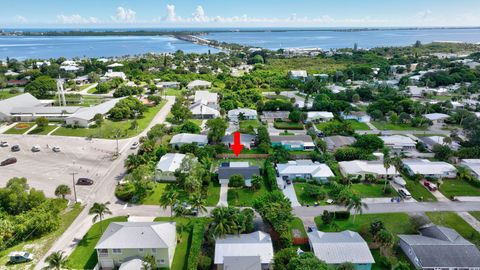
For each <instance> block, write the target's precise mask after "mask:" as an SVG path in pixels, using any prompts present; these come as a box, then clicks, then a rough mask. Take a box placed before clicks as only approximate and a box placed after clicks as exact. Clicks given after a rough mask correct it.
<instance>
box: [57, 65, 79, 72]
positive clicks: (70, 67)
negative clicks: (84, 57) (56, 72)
mask: <svg viewBox="0 0 480 270" xmlns="http://www.w3.org/2000/svg"><path fill="white" fill-rule="evenodd" d="M60 69H63V70H65V71H79V70H80V69H81V68H80V67H78V66H61V67H60Z"/></svg>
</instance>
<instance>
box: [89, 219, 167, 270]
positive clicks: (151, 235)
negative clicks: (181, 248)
mask: <svg viewBox="0 0 480 270" xmlns="http://www.w3.org/2000/svg"><path fill="white" fill-rule="evenodd" d="M176 236H177V231H176V227H175V222H165V223H162V222H112V223H110V225H108V227H107V229H106V230H105V232H104V233H103V234H102V237H101V238H100V240H98V242H97V245H96V246H95V250H96V252H97V257H98V265H99V266H100V268H109V269H111V268H115V267H120V266H121V265H122V264H123V263H128V262H129V261H131V260H134V259H143V258H145V256H147V255H152V256H153V257H154V258H155V264H156V265H157V266H158V267H165V268H169V267H170V266H171V265H172V261H173V255H174V253H175V247H176V246H177V237H176Z"/></svg>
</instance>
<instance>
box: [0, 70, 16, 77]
mask: <svg viewBox="0 0 480 270" xmlns="http://www.w3.org/2000/svg"><path fill="white" fill-rule="evenodd" d="M3 75H5V76H9V77H16V76H18V75H20V73H18V72H15V71H12V70H7V72H5V73H4V74H3Z"/></svg>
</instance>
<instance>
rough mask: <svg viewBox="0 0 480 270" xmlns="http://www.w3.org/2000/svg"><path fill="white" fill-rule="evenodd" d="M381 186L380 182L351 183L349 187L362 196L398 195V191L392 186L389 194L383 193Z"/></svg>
mask: <svg viewBox="0 0 480 270" xmlns="http://www.w3.org/2000/svg"><path fill="white" fill-rule="evenodd" d="M383 187H384V186H383V185H380V184H371V185H370V184H352V185H351V186H350V189H351V190H352V191H353V192H355V193H357V194H358V195H360V197H362V198H382V197H398V193H397V192H396V191H395V190H394V189H393V188H392V193H391V194H390V195H385V194H384V193H383Z"/></svg>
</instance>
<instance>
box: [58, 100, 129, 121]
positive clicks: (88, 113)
mask: <svg viewBox="0 0 480 270" xmlns="http://www.w3.org/2000/svg"><path fill="white" fill-rule="evenodd" d="M122 99H123V98H115V99H111V100H109V101H106V102H103V103H101V104H98V105H95V106H92V107H83V108H81V109H79V110H77V111H76V112H75V113H73V114H72V115H70V116H68V117H67V118H66V119H65V123H66V124H67V125H71V126H77V127H88V126H90V125H91V124H92V123H93V122H94V121H93V118H94V117H95V115H97V114H101V115H103V116H105V115H107V114H108V112H109V111H110V110H111V109H112V108H113V107H115V105H116V104H117V102H119V101H120V100H122Z"/></svg>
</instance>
